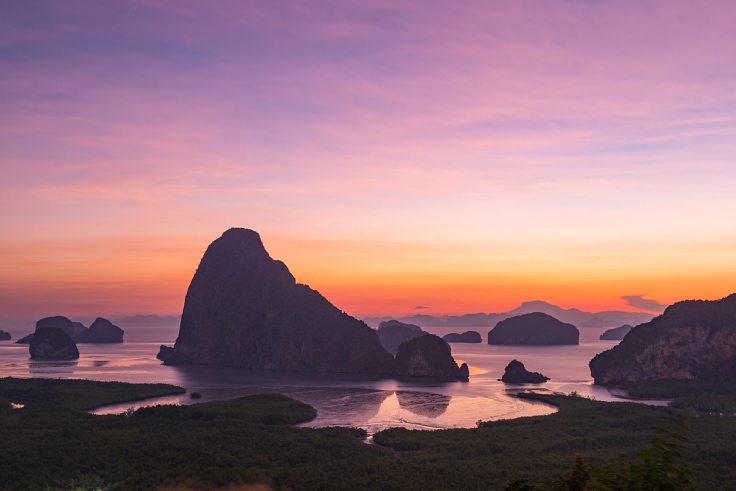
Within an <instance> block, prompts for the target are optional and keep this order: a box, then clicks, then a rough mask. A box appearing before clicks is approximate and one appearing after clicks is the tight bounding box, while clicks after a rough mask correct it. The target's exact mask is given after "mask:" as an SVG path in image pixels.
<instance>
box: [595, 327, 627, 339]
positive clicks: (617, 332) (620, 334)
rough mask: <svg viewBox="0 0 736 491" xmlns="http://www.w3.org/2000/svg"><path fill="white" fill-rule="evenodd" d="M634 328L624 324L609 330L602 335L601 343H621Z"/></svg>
mask: <svg viewBox="0 0 736 491" xmlns="http://www.w3.org/2000/svg"><path fill="white" fill-rule="evenodd" d="M633 328H634V327H633V326H630V325H628V324H624V325H623V326H620V327H614V328H613V329H609V330H607V331H606V332H604V333H603V334H601V337H600V339H601V341H621V340H622V339H623V338H624V336H626V335H627V334H628V333H629V331H631V330H632V329H633Z"/></svg>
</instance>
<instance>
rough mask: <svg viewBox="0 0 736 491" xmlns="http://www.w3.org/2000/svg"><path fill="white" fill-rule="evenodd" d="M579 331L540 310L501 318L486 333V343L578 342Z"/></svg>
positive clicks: (543, 343)
mask: <svg viewBox="0 0 736 491" xmlns="http://www.w3.org/2000/svg"><path fill="white" fill-rule="evenodd" d="M579 337H580V333H579V331H578V329H577V328H576V327H575V326H573V325H572V324H566V323H564V322H560V321H559V320H557V319H555V318H554V317H552V316H551V315H547V314H544V313H542V312H532V313H530V314H523V315H518V316H516V317H510V318H508V319H505V320H502V321H501V322H499V323H498V324H496V326H495V327H494V328H493V329H491V331H490V332H489V333H488V344H532V345H534V344H538V345H547V344H578V341H579Z"/></svg>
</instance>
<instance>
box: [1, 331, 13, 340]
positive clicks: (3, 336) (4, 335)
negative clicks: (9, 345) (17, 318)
mask: <svg viewBox="0 0 736 491" xmlns="http://www.w3.org/2000/svg"><path fill="white" fill-rule="evenodd" d="M11 338H12V336H11V335H10V333H9V332H5V331H3V330H0V341H10V339H11Z"/></svg>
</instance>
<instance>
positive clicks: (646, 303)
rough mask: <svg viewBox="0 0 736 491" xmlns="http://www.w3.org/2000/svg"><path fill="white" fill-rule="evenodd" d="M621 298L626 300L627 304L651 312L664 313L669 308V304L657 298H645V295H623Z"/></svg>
mask: <svg viewBox="0 0 736 491" xmlns="http://www.w3.org/2000/svg"><path fill="white" fill-rule="evenodd" d="M621 298H622V299H624V300H625V301H626V305H630V306H631V307H635V308H637V309H642V310H647V311H649V312H658V313H662V312H664V309H666V308H667V305H664V304H661V303H659V302H657V301H656V300H650V299H648V298H644V295H623V296H622V297H621Z"/></svg>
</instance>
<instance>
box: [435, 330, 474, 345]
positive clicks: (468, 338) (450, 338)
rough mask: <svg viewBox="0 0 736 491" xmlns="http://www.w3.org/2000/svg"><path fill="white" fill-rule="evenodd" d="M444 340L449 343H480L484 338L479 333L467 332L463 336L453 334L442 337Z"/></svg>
mask: <svg viewBox="0 0 736 491" xmlns="http://www.w3.org/2000/svg"><path fill="white" fill-rule="evenodd" d="M442 339H444V340H445V341H447V342H448V343H480V342H482V341H483V338H482V337H481V335H480V333H479V332H477V331H465V332H464V333H462V334H458V333H456V332H451V333H450V334H445V335H444V336H442Z"/></svg>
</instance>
